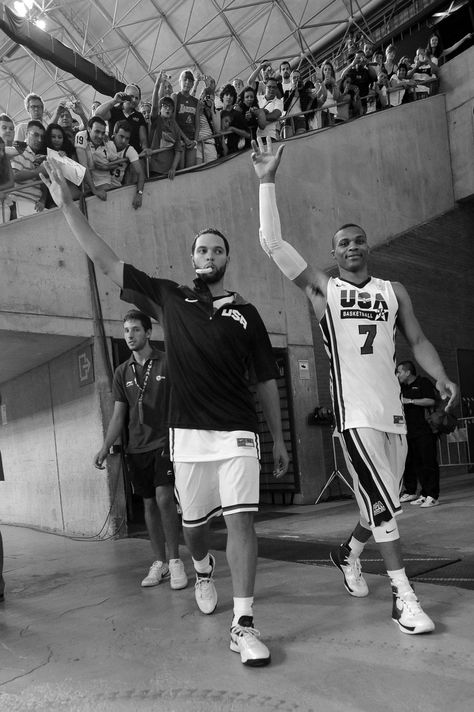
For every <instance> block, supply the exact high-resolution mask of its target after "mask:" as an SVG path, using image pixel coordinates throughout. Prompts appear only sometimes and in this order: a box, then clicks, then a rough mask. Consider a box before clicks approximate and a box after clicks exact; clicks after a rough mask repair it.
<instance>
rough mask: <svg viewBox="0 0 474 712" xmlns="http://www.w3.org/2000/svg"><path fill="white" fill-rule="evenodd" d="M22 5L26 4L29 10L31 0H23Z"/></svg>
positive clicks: (31, 4) (31, 3)
mask: <svg viewBox="0 0 474 712" xmlns="http://www.w3.org/2000/svg"><path fill="white" fill-rule="evenodd" d="M23 5H26V7H27V8H28V10H31V8H32V7H33V0H23Z"/></svg>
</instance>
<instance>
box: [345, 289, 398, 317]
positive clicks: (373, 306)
mask: <svg viewBox="0 0 474 712" xmlns="http://www.w3.org/2000/svg"><path fill="white" fill-rule="evenodd" d="M340 295H341V319H370V321H387V319H388V306H387V302H386V301H385V299H384V296H383V294H380V292H377V293H376V294H375V295H374V294H370V293H369V292H360V291H358V290H356V289H341V292H340Z"/></svg>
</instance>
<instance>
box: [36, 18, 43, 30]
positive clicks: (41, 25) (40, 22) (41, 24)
mask: <svg viewBox="0 0 474 712" xmlns="http://www.w3.org/2000/svg"><path fill="white" fill-rule="evenodd" d="M35 25H36V27H39V29H40V30H44V29H46V22H45V21H44V20H35Z"/></svg>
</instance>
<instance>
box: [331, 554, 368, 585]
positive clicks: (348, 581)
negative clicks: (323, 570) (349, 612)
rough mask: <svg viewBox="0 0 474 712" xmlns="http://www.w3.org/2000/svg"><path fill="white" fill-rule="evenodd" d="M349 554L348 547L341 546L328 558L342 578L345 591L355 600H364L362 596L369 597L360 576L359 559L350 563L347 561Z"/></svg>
mask: <svg viewBox="0 0 474 712" xmlns="http://www.w3.org/2000/svg"><path fill="white" fill-rule="evenodd" d="M350 553H351V550H350V549H349V547H348V546H347V545H346V544H341V546H338V548H337V549H333V550H332V551H331V553H330V554H329V558H330V559H331V561H332V563H333V564H334V566H337V568H338V569H339V571H340V572H341V573H342V575H343V576H344V586H345V589H346V591H347V592H348V593H350V594H351V596H355V597H356V598H364V596H368V595H369V587H368V586H367V582H366V580H365V578H364V577H363V576H362V569H361V566H360V559H355V561H351V560H350V559H349V555H350Z"/></svg>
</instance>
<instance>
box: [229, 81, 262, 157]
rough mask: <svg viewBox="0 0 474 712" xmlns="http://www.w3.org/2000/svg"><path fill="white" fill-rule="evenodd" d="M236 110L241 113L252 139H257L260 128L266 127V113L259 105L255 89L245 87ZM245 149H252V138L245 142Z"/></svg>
mask: <svg viewBox="0 0 474 712" xmlns="http://www.w3.org/2000/svg"><path fill="white" fill-rule="evenodd" d="M234 108H235V110H236V111H240V112H241V114H242V116H243V118H244V119H245V122H246V124H247V128H248V130H249V132H250V136H251V138H252V139H255V137H256V134H257V129H258V127H259V126H260V127H261V128H264V127H265V125H266V119H265V112H264V111H262V109H261V108H260V107H259V105H258V101H257V95H256V92H255V89H253V88H252V87H251V86H248V87H245V88H244V89H243V91H242V92H241V93H240V95H239V98H238V100H237V104H236V105H235V107H234ZM245 148H250V138H249V139H246V140H245Z"/></svg>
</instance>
